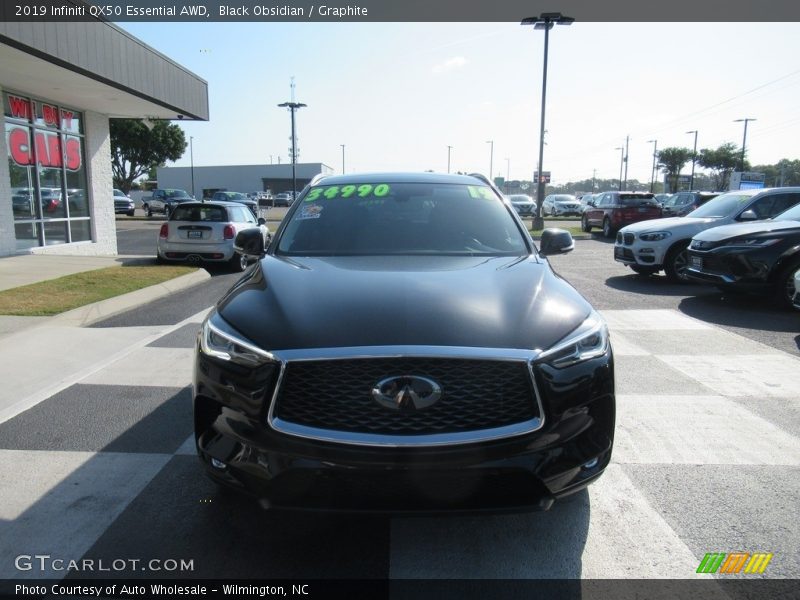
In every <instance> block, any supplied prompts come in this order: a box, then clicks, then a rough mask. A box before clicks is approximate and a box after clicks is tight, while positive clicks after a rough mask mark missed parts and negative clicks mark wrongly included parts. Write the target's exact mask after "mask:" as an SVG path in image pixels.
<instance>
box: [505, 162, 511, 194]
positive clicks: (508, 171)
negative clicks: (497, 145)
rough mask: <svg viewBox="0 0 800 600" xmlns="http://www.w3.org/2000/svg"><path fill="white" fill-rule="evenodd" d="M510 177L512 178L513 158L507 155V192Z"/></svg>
mask: <svg viewBox="0 0 800 600" xmlns="http://www.w3.org/2000/svg"><path fill="white" fill-rule="evenodd" d="M509 179H511V159H510V158H508V157H506V194H507V193H508V180H509Z"/></svg>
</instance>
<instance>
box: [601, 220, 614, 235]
mask: <svg viewBox="0 0 800 600" xmlns="http://www.w3.org/2000/svg"><path fill="white" fill-rule="evenodd" d="M603 235H604V236H605V237H607V238H610V237H613V236H614V230H613V229H612V228H611V220H610V219H609V218H608V217H606V218H605V219H603Z"/></svg>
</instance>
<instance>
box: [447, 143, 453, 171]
mask: <svg viewBox="0 0 800 600" xmlns="http://www.w3.org/2000/svg"><path fill="white" fill-rule="evenodd" d="M452 149H453V147H452V146H448V147H447V172H448V173H449V172H450V150H452Z"/></svg>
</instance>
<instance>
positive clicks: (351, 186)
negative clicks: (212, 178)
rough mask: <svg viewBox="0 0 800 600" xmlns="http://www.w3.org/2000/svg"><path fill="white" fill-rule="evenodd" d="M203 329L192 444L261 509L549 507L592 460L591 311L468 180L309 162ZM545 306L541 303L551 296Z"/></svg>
mask: <svg viewBox="0 0 800 600" xmlns="http://www.w3.org/2000/svg"><path fill="white" fill-rule="evenodd" d="M235 242H236V246H237V247H238V249H239V251H241V252H242V253H243V254H245V255H247V256H249V257H251V258H253V259H256V260H257V261H258V262H257V263H256V265H255V266H254V267H253V268H252V269H251V270H250V271H249V272H248V273H247V274H246V275H245V276H244V278H243V279H242V280H241V281H239V283H237V284H236V285H235V286H234V288H233V289H232V290H231V291H230V292H228V294H227V295H226V296H225V297H224V298H223V299H222V300H220V301H219V302H218V303H217V305H216V308H215V310H213V311H211V313H210V314H209V316H208V317H207V318H206V320H205V322H204V323H203V325H202V329H201V332H200V335H199V339H198V344H197V348H196V355H195V356H196V362H195V369H194V425H195V439H196V444H197V450H198V453H199V456H200V459H201V461H202V463H203V464H204V465H205V467H206V470H207V472H208V473H209V475H210V476H211V478H212V479H213V480H214V481H216V482H218V483H220V484H222V485H225V486H230V487H233V488H236V489H239V490H242V491H245V492H249V493H250V494H253V495H255V496H256V497H257V498H259V500H260V503H261V504H262V506H265V507H275V508H305V509H338V510H345V511H348V510H356V511H357V510H367V511H380V512H389V513H419V512H429V511H437V510H445V511H459V510H461V511H473V510H484V509H486V510H529V509H532V508H534V509H535V508H539V509H546V508H548V507H549V506H550V505H551V504H552V503H553V501H554V499H556V498H560V497H562V496H565V495H568V494H571V493H573V492H575V491H577V490H580V489H582V488H583V487H585V486H586V485H588V484H589V483H590V482H591V481H593V480H595V479H596V478H597V477H599V476H600V474H601V473H602V472H603V470H604V469H605V467H606V465H608V463H609V460H610V458H611V449H612V443H613V436H614V419H615V417H614V410H615V409H614V406H615V396H614V368H613V358H612V351H611V346H610V343H609V338H608V330H607V328H606V324H605V322H604V320H603V318H602V317H601V316H600V314H599V313H598V312H597V311H595V310H594V309H593V308H592V307H591V305H590V304H589V303H588V302H587V301H586V300H585V299H584V298H583V297H582V296H581V295H580V294H579V293H578V292H577V291H575V289H574V288H573V287H572V286H570V284H569V283H567V282H566V281H565V280H564V279H562V278H560V277H558V276H557V275H556V274H555V273H554V272H553V270H552V268H551V266H550V264H549V262H548V261H547V260H544V257H546V256H549V255H555V254H563V253H565V252H569V251H570V250H572V248H573V245H574V244H573V241H572V237H571V236H570V234H569V233H568V232H566V231H563V230H557V229H546V230H545V231H544V232H543V233H542V241H541V247H540V249H538V250H537V249H536V247H535V246H534V245H533V241H532V240H531V238H530V236H529V235H528V232H527V230H526V228H525V226H524V224H523V222H522V220H521V219H520V218H519V216H518V215H517V214H516V212H515V211H514V209H513V208H512V207H511V205H510V204H509V203H506V202H505V201H504V199H503V196H502V194H501V193H500V192H499V190H497V188H496V187H494V186H493V185H492V184H491V183H490V182H489V181H488V179H486V178H485V177H483V176H477V175H476V176H466V175H441V174H433V173H419V174H410V173H383V174H369V175H351V174H348V175H341V176H323V177H320V178H318V179H315V180H314V181H312V183H311V185H309V187H307V188H306V189H305V190H304V193H303V194H302V195H301V196H300V197H299V198H298V199H297V201H296V202H295V203H294V204H293V205H292V206H291V208H290V209H289V211H288V213H287V214H286V217H285V218H284V219H283V222H282V223H281V226H280V227H279V229H278V231H277V234H276V236H275V237H274V238H273V240H272V242H271V243H270V244H269V247H267V248H265V247H264V239H263V236H262V235H260V233H259V232H258V230H248V231H241V232H240V233H239V234H238V235H237V236H236V240H235ZM553 307H556V309H554V308H553Z"/></svg>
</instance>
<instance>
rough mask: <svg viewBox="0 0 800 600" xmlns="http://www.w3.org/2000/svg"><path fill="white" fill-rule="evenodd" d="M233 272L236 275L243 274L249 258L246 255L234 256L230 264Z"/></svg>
mask: <svg viewBox="0 0 800 600" xmlns="http://www.w3.org/2000/svg"><path fill="white" fill-rule="evenodd" d="M228 264H229V265H230V268H231V271H233V272H234V273H241V272H242V271H244V270H245V269H246V268H247V257H246V256H245V255H244V254H238V253H237V254H234V255H233V256H232V257H231V260H230V262H229V263H228Z"/></svg>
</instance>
